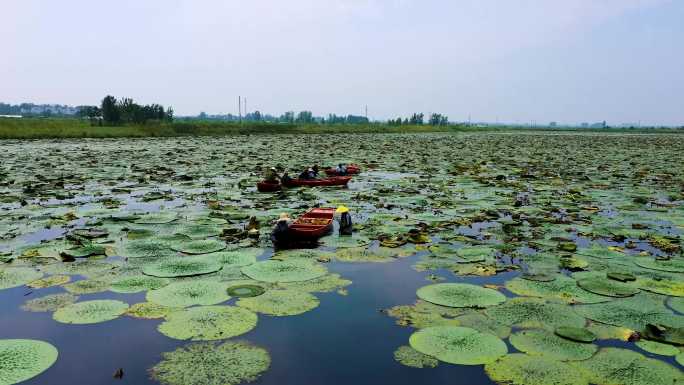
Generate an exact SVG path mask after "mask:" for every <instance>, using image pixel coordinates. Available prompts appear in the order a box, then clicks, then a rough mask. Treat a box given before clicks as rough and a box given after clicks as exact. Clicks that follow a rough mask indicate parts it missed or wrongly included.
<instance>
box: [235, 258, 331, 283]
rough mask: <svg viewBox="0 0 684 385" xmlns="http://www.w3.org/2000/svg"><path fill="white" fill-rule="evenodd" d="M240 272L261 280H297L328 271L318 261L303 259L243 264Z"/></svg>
mask: <svg viewBox="0 0 684 385" xmlns="http://www.w3.org/2000/svg"><path fill="white" fill-rule="evenodd" d="M242 272H243V273H244V274H245V275H246V276H248V277H250V278H252V279H255V280H257V281H262V282H271V283H275V282H297V281H308V280H310V279H314V278H318V277H322V276H323V275H325V274H326V273H327V272H328V271H327V269H326V268H325V267H323V266H322V265H320V264H318V263H314V262H308V261H304V260H285V261H278V260H267V261H261V262H257V263H255V264H253V265H249V266H245V267H243V268H242Z"/></svg>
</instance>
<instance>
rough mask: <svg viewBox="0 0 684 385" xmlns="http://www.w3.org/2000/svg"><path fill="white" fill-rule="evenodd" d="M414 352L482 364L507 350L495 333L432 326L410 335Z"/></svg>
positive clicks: (498, 356)
mask: <svg viewBox="0 0 684 385" xmlns="http://www.w3.org/2000/svg"><path fill="white" fill-rule="evenodd" d="M409 343H410V345H411V347H412V348H414V349H415V350H417V351H419V352H421V353H423V354H427V355H429V356H432V357H434V358H437V359H438V360H440V361H444V362H448V363H450V364H458V365H481V364H487V363H490V362H494V361H496V360H497V359H498V358H500V357H502V356H504V355H505V354H506V352H507V351H508V348H507V347H506V344H505V343H504V342H503V341H502V340H500V339H499V338H498V337H496V336H495V335H492V334H487V333H481V332H479V331H477V330H475V329H471V328H464V327H458V326H433V327H428V328H425V329H420V330H418V331H417V332H415V333H413V334H411V337H410V338H409Z"/></svg>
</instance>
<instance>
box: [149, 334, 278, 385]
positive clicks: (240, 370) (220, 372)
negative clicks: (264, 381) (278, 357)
mask: <svg viewBox="0 0 684 385" xmlns="http://www.w3.org/2000/svg"><path fill="white" fill-rule="evenodd" d="M270 365H271V357H270V356H269V354H268V352H267V351H266V350H265V349H263V348H260V347H257V346H254V345H251V344H248V343H246V342H224V343H222V344H218V345H217V344H214V343H211V342H206V343H196V344H190V345H187V346H183V347H180V348H178V349H176V350H175V351H173V352H169V353H163V360H162V362H160V363H158V364H157V365H155V366H154V367H153V368H152V369H150V374H151V375H152V378H154V379H155V380H157V381H159V382H160V383H161V384H163V385H238V384H242V383H246V382H251V381H255V380H256V379H257V378H259V377H260V376H261V374H262V373H264V372H265V371H266V370H268V368H269V366H270Z"/></svg>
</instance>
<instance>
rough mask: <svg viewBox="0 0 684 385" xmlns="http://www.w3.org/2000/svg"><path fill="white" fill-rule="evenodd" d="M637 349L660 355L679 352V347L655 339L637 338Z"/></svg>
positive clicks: (672, 354)
mask: <svg viewBox="0 0 684 385" xmlns="http://www.w3.org/2000/svg"><path fill="white" fill-rule="evenodd" d="M635 345H636V346H638V347H639V349H642V350H644V351H647V352H649V353H653V354H658V355H660V356H676V355H677V354H679V349H677V348H676V347H674V346H672V345H668V344H664V343H661V342H656V341H648V340H639V341H637V342H636V343H635Z"/></svg>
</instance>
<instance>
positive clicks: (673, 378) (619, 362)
mask: <svg viewBox="0 0 684 385" xmlns="http://www.w3.org/2000/svg"><path fill="white" fill-rule="evenodd" d="M574 365H576V367H577V368H578V369H580V370H582V371H584V372H585V373H586V374H587V375H588V377H589V380H590V382H591V383H592V384H620V385H672V384H675V383H677V381H681V379H682V373H681V372H680V371H679V370H678V369H677V368H675V367H673V366H671V365H669V364H667V363H665V362H663V361H658V360H655V359H652V358H646V357H644V356H643V355H641V354H639V353H637V352H633V351H631V350H627V349H619V348H603V349H601V350H600V351H599V352H598V353H596V355H594V356H593V357H592V358H591V359H588V360H586V361H581V362H577V363H574Z"/></svg>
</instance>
